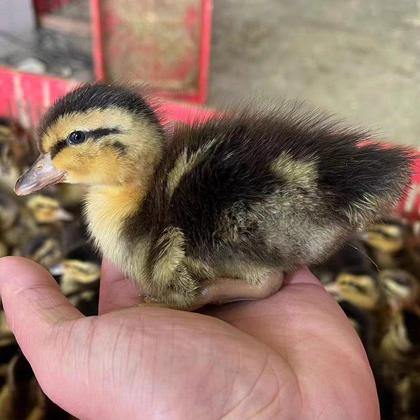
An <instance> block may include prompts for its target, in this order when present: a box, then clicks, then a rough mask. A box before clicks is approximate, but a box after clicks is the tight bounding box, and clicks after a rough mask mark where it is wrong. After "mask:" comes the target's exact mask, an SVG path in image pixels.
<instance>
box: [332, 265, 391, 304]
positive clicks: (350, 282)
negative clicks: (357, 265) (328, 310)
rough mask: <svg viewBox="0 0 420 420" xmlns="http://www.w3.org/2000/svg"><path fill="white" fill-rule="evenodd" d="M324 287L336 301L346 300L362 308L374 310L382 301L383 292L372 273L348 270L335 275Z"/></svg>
mask: <svg viewBox="0 0 420 420" xmlns="http://www.w3.org/2000/svg"><path fill="white" fill-rule="evenodd" d="M325 289H326V290H327V291H328V292H329V293H331V294H332V295H333V296H334V297H335V298H336V299H337V300H338V301H347V302H350V303H352V304H353V305H355V306H357V307H358V308H361V309H364V310H369V311H372V310H375V309H376V308H378V306H379V305H380V304H381V302H382V301H383V299H382V298H383V294H382V291H381V289H380V288H379V285H378V281H377V279H376V278H375V276H374V275H373V274H368V273H365V272H363V271H362V272H361V273H359V272H357V271H353V272H352V271H350V270H349V271H348V272H342V273H339V274H338V275H337V277H336V278H335V281H334V282H332V283H329V284H326V285H325Z"/></svg>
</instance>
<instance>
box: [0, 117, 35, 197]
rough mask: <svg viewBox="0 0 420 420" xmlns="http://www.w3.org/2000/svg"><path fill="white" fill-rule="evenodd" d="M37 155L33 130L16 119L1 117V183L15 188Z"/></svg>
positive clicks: (9, 187)
mask: <svg viewBox="0 0 420 420" xmlns="http://www.w3.org/2000/svg"><path fill="white" fill-rule="evenodd" d="M35 156H36V146H35V142H34V141H33V139H32V135H31V132H30V131H29V130H26V129H24V128H23V127H22V126H20V125H19V124H18V123H17V122H16V121H14V120H12V119H9V118H5V117H0V183H1V184H2V185H3V186H4V187H6V188H7V189H8V190H13V185H14V183H15V179H16V176H19V174H21V173H22V172H23V170H24V169H25V168H26V167H27V166H28V164H29V163H30V162H31V161H33V159H34V158H35Z"/></svg>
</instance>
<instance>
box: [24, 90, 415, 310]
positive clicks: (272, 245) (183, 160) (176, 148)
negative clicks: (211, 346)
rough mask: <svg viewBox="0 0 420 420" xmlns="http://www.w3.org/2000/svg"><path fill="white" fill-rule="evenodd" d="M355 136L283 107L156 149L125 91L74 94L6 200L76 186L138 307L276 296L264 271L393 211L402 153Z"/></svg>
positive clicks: (404, 180) (159, 143) (45, 125)
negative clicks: (142, 298) (134, 284)
mask: <svg viewBox="0 0 420 420" xmlns="http://www.w3.org/2000/svg"><path fill="white" fill-rule="evenodd" d="M366 136H367V134H366V133H365V132H359V131H356V130H350V129H345V128H342V127H341V126H340V125H338V124H336V123H334V122H332V121H331V120H330V119H329V118H328V117H325V116H320V115H315V114H310V115H309V114H302V113H301V112H299V110H297V109H296V107H295V108H294V109H292V110H284V109H283V110H282V109H276V110H270V111H267V112H260V111H257V112H255V113H252V112H249V111H244V112H229V113H227V114H225V116H223V117H220V118H218V119H213V120H208V121H206V122H203V123H197V124H193V125H192V126H186V125H178V126H176V127H174V130H173V133H172V138H171V139H168V138H167V137H166V134H165V131H164V129H163V127H162V126H161V124H160V123H159V120H158V117H157V116H156V113H155V111H154V110H153V109H152V107H151V106H150V104H149V103H148V102H147V100H146V99H145V98H144V97H142V96H141V95H140V94H138V93H137V92H134V91H133V90H131V89H128V88H125V87H121V86H112V85H108V84H93V85H85V86H82V87H80V88H78V89H76V90H74V91H73V92H70V93H69V94H67V95H66V96H64V97H63V98H61V99H60V100H59V101H58V102H56V103H55V104H54V105H53V106H52V108H51V109H50V110H49V111H48V112H47V114H46V115H45V117H44V118H43V121H42V123H41V127H40V142H39V149H40V151H41V155H40V157H39V158H38V160H37V161H36V162H35V163H34V164H33V166H32V168H30V169H29V170H28V171H27V172H26V173H25V174H24V175H23V176H22V177H21V178H20V179H19V181H18V182H17V185H16V192H17V193H18V194H20V195H24V194H29V193H31V192H34V191H37V190H39V189H41V188H43V187H45V186H47V185H51V184H53V183H58V182H69V183H81V184H86V185H87V186H88V192H87V196H86V216H87V220H88V224H89V230H90V232H91V234H92V236H93V238H94V239H95V242H96V244H97V246H98V247H99V248H100V250H101V251H102V252H103V254H104V255H105V256H106V257H107V258H109V259H110V260H112V261H113V262H114V263H115V264H116V265H117V266H118V267H120V268H121V269H122V270H123V271H124V273H125V274H126V275H127V277H129V278H131V279H133V280H135V281H138V282H141V287H142V290H144V292H145V294H146V295H147V296H148V300H149V302H155V303H160V304H164V305H167V306H171V307H175V308H180V309H194V308H197V307H199V306H202V305H204V304H206V303H210V302H221V301H230V300H238V299H258V298H263V297H266V296H268V295H270V294H272V293H274V292H275V291H277V290H278V288H279V287H280V285H281V281H280V280H279V277H278V276H273V275H272V274H273V273H275V272H284V271H287V272H289V271H293V270H295V269H296V268H297V267H299V266H301V265H304V264H315V263H320V262H321V261H323V260H324V259H325V258H326V257H327V256H328V255H329V254H330V253H331V252H332V251H333V250H334V249H335V248H336V246H337V244H338V243H341V242H344V240H345V239H346V238H347V237H348V235H349V234H350V233H351V232H352V231H354V230H355V229H361V228H364V227H365V226H366V225H367V224H368V223H370V222H372V221H373V220H376V219H377V218H378V217H380V215H382V214H383V213H384V212H387V211H389V209H390V208H391V207H393V206H394V205H395V204H396V203H397V202H398V200H399V198H400V196H401V194H402V191H403V190H404V188H405V186H406V185H407V184H408V183H409V180H410V174H411V161H412V157H413V155H412V153H411V152H409V151H408V150H407V149H404V148H397V147H395V148H383V147H382V146H381V145H378V144H376V143H374V142H372V143H370V144H366V142H365V143H363V142H364V140H366ZM217 279H219V280H217ZM221 279H223V280H221Z"/></svg>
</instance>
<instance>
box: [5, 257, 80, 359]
mask: <svg viewBox="0 0 420 420" xmlns="http://www.w3.org/2000/svg"><path fill="white" fill-rule="evenodd" d="M0 295H1V299H2V303H3V308H4V311H5V314H6V319H7V322H8V325H9V327H10V329H11V330H12V331H13V333H14V334H15V336H16V340H17V341H18V343H19V345H20V347H21V349H22V351H23V352H24V353H25V356H26V357H27V358H28V360H29V361H30V362H31V363H32V362H36V359H37V358H38V357H45V350H46V346H47V345H48V344H49V342H50V341H51V340H48V338H49V337H50V336H51V331H52V329H53V328H56V327H57V326H58V324H61V323H64V322H66V321H71V320H75V319H78V318H82V317H83V315H82V314H81V313H80V312H79V311H78V310H77V309H76V308H75V307H73V306H72V305H71V304H70V302H69V301H68V300H67V299H66V298H65V297H64V296H63V294H62V293H61V291H60V288H59V286H58V284H57V283H56V281H55V280H54V279H53V278H52V276H51V275H50V274H49V273H48V272H47V271H46V270H45V269H44V268H42V267H41V266H40V265H38V264H36V263H35V262H33V261H30V260H27V259H26V258H21V257H4V258H0Z"/></svg>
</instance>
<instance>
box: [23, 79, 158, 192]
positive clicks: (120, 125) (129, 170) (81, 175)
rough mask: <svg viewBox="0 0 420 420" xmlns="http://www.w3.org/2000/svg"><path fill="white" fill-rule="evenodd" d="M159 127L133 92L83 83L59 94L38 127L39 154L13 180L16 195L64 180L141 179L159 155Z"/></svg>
mask: <svg viewBox="0 0 420 420" xmlns="http://www.w3.org/2000/svg"><path fill="white" fill-rule="evenodd" d="M162 145H163V129H162V127H161V125H160V123H159V121H158V118H157V117H156V115H155V113H154V112H153V110H152V108H151V107H150V106H149V105H148V104H147V102H146V101H145V100H144V99H143V98H142V97H141V96H140V95H138V94H137V93H136V92H135V91H133V90H131V89H129V88H127V87H122V86H115V85H108V84H103V83H99V84H92V85H84V86H82V87H79V88H77V89H76V90H74V91H72V92H70V93H68V94H67V95H66V96H64V97H63V98H61V99H59V100H58V101H57V102H56V103H55V104H54V105H53V106H52V107H51V109H50V110H49V111H48V112H47V113H46V115H45V116H44V118H43V120H42V122H41V125H40V130H39V149H40V151H41V155H40V156H39V158H38V159H37V160H36V162H35V163H34V164H33V166H32V167H31V168H30V169H29V170H28V171H27V172H25V173H24V174H23V175H22V176H21V177H20V178H19V180H18V182H17V184H16V192H17V193H18V194H19V195H25V194H29V193H31V192H34V191H37V190H40V189H41V188H44V187H45V186H47V185H51V184H55V183H58V182H69V183H77V184H87V185H118V184H122V183H128V182H140V183H141V182H142V181H143V182H144V180H145V178H147V177H148V176H150V174H151V173H152V172H153V170H154V168H155V165H156V163H157V161H158V160H159V159H160V155H161V148H162Z"/></svg>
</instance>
